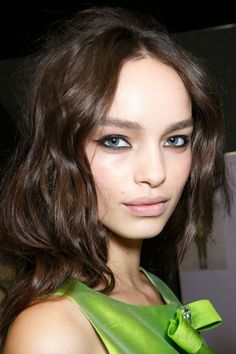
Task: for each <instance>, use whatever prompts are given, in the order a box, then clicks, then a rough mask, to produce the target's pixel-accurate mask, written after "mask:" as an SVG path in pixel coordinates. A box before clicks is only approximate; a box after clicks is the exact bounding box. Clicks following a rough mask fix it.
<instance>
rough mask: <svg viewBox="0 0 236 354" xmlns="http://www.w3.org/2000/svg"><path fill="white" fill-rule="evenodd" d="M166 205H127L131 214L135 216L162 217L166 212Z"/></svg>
mask: <svg viewBox="0 0 236 354" xmlns="http://www.w3.org/2000/svg"><path fill="white" fill-rule="evenodd" d="M165 205H166V203H164V202H163V203H157V204H144V205H125V206H126V207H127V208H128V209H129V211H130V212H131V214H133V215H135V216H143V217H144V216H160V215H162V214H163V213H164V211H165V207H166V206H165Z"/></svg>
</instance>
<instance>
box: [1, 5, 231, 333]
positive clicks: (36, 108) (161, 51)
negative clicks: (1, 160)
mask: <svg viewBox="0 0 236 354" xmlns="http://www.w3.org/2000/svg"><path fill="white" fill-rule="evenodd" d="M45 43H46V44H45V45H44V47H43V48H41V50H40V54H37V56H36V57H35V58H34V59H33V60H32V62H31V64H30V65H33V67H34V70H33V73H32V74H31V76H30V84H29V86H28V87H29V88H28V93H27V98H26V100H25V101H26V108H25V110H24V114H23V119H22V121H21V124H20V133H21V138H20V140H19V144H18V147H17V149H16V152H15V153H14V156H13V157H12V158H11V161H10V163H9V164H8V167H7V169H6V171H5V176H4V179H3V180H2V183H1V202H0V244H1V246H0V248H1V252H4V253H5V254H7V255H8V256H9V257H11V258H12V259H13V261H14V264H15V268H16V272H17V276H16V281H15V283H14V284H13V286H12V287H11V288H10V289H9V292H8V295H7V296H6V298H5V301H4V303H3V305H2V308H1V312H0V328H1V334H2V337H4V333H5V331H6V329H7V327H8V325H9V324H10V323H11V321H12V320H13V319H14V318H15V317H16V316H17V315H18V314H19V313H20V312H21V311H22V310H23V309H24V308H26V307H27V306H29V305H30V304H31V303H32V302H33V301H35V300H37V299H39V298H42V297H43V296H45V295H46V294H48V293H49V292H52V291H54V290H55V289H57V288H58V287H59V286H60V285H61V284H62V283H63V282H64V281H65V279H67V278H72V279H74V280H76V279H80V280H82V281H83V282H85V283H86V284H87V285H88V286H90V287H95V286H96V285H97V284H98V283H100V282H101V281H102V282H103V283H104V284H105V286H104V289H103V291H104V292H107V293H109V292H110V291H111V290H112V289H113V287H114V283H115V280H114V276H113V274H112V271H111V270H110V269H109V268H108V266H107V264H106V263H107V238H106V235H107V231H106V229H105V228H104V227H103V225H102V224H101V223H100V222H99V220H98V215H97V200H96V191H95V186H94V182H93V177H92V174H91V170H90V166H89V163H88V161H87V158H86V156H85V152H84V145H85V141H86V138H87V137H88V135H89V133H90V132H91V130H92V129H93V128H94V127H95V126H96V124H97V123H98V122H99V121H100V120H102V119H105V116H106V112H107V111H108V109H109V107H110V105H111V103H112V100H113V98H114V94H115V90H116V87H117V81H118V77H119V73H120V70H121V68H122V66H123V65H124V63H125V62H127V61H128V60H132V59H135V58H143V57H145V56H151V57H153V58H156V59H157V60H159V61H161V62H163V63H164V64H166V65H169V66H171V67H172V68H173V69H174V70H176V72H177V73H178V74H179V76H180V77H181V79H182V80H183V82H184V84H185V87H186V89H187V91H188V92H189V95H190V97H191V101H192V107H193V121H194V132H193V142H192V154H193V163H192V170H191V175H190V178H189V180H188V182H187V184H186V186H185V189H184V191H183V194H182V197H181V199H180V201H179V204H178V206H177V208H176V210H175V211H174V213H173V215H172V216H171V218H170V220H169V221H168V223H167V225H166V226H165V228H164V230H163V231H162V233H161V235H159V236H158V237H157V238H155V239H153V240H151V242H152V243H153V242H154V243H155V245H156V246H155V247H152V250H153V257H156V258H157V257H158V263H159V264H160V263H162V262H164V263H165V262H166V261H167V260H168V259H166V253H165V251H167V250H171V249H172V250H173V249H178V252H179V256H180V258H181V257H182V256H183V254H184V251H185V249H186V247H187V245H188V243H189V241H190V240H192V239H193V238H194V236H195V235H196V230H197V225H198V223H199V220H201V223H202V226H203V229H204V232H205V235H206V236H209V235H210V233H211V226H212V215H213V199H214V198H213V197H214V193H215V191H216V190H217V189H221V190H222V191H223V194H224V196H225V198H226V200H227V199H228V190H227V183H226V174H225V167H224V159H223V134H222V131H223V130H222V129H223V125H222V124H223V123H222V112H221V108H220V104H219V102H218V99H217V95H216V90H215V85H214V84H213V82H212V80H210V79H209V76H208V74H206V72H205V70H204V69H203V68H202V65H199V63H198V61H197V60H196V59H195V58H193V57H192V56H191V55H190V54H189V53H188V52H186V51H185V50H184V49H183V48H182V47H181V46H180V45H179V44H178V43H177V42H176V40H173V38H171V35H170V34H168V33H167V31H166V30H165V29H163V28H162V27H161V26H160V24H159V23H158V22H157V21H156V20H155V19H154V18H152V17H150V16H148V17H147V16H143V15H142V16H141V15H137V14H134V13H130V12H129V11H127V10H124V9H121V8H92V9H88V10H84V11H81V12H79V13H78V14H77V15H76V16H75V17H74V18H73V19H71V20H70V21H67V22H65V23H64V24H63V26H61V27H60V29H59V30H57V31H56V33H55V34H50V36H49V37H48V39H47V41H46V42H45ZM32 63H33V64H32Z"/></svg>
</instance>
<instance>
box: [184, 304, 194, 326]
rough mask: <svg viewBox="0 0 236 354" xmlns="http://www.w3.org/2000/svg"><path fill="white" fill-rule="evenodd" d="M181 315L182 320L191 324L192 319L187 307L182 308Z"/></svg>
mask: <svg viewBox="0 0 236 354" xmlns="http://www.w3.org/2000/svg"><path fill="white" fill-rule="evenodd" d="M182 314H183V317H184V319H185V320H186V321H188V322H189V323H190V324H191V323H192V317H191V311H190V309H189V307H187V306H185V307H183V308H182Z"/></svg>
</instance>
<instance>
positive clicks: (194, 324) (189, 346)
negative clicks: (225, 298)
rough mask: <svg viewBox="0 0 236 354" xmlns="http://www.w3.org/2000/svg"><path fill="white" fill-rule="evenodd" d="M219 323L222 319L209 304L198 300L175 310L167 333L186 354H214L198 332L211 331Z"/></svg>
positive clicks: (207, 301) (206, 301)
mask: <svg viewBox="0 0 236 354" xmlns="http://www.w3.org/2000/svg"><path fill="white" fill-rule="evenodd" d="M221 323H222V319H221V317H220V316H219V314H218V313H217V312H216V310H215V308H214V306H213V305H212V304H211V302H210V301H209V300H198V301H194V302H192V303H190V304H188V305H186V306H183V307H181V308H178V309H177V311H176V318H175V319H174V320H171V321H170V325H169V328H168V332H167V333H168V336H169V337H170V338H171V339H172V340H173V341H174V342H175V343H176V344H177V345H178V346H179V347H180V348H182V349H184V350H185V351H186V352H187V353H191V354H215V352H214V351H213V350H212V349H210V348H209V347H208V346H207V345H206V344H205V343H204V341H203V339H202V338H201V336H200V334H199V333H198V331H206V330H209V329H212V328H214V327H216V326H218V325H219V324H221Z"/></svg>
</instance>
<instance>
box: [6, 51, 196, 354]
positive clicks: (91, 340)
mask: <svg viewBox="0 0 236 354" xmlns="http://www.w3.org/2000/svg"><path fill="white" fill-rule="evenodd" d="M191 113H192V108H191V101H190V98H189V95H188V93H187V91H186V89H185V87H184V84H183V82H182V81H181V79H180V77H179V76H178V75H177V73H176V72H175V71H174V70H173V69H172V68H170V67H168V66H166V65H164V64H162V63H160V62H159V61H157V60H155V59H151V58H150V57H146V58H143V59H139V60H132V61H129V62H127V63H126V64H125V65H124V66H123V68H122V70H121V73H120V78H119V82H118V87H117V91H116V95H115V98H114V101H113V103H112V105H111V108H110V110H109V112H108V114H107V121H106V123H105V124H103V125H100V126H98V127H96V129H95V130H94V131H93V132H92V134H91V136H89V138H88V141H87V144H86V153H87V156H88V159H89V161H90V164H91V169H92V173H93V176H94V180H95V185H96V189H97V195H98V209H99V217H100V219H101V221H102V222H103V224H104V225H105V226H106V227H107V228H108V229H109V231H110V235H109V260H108V264H109V266H110V267H111V269H112V271H113V272H114V275H115V278H116V286H115V289H114V291H113V292H112V293H111V295H110V296H112V297H114V298H116V299H118V300H120V301H124V302H128V303H131V304H135V305H153V304H156V305H161V304H162V303H163V302H162V299H161V297H160V295H159V294H158V292H157V291H156V289H154V288H153V286H152V285H151V284H150V283H149V282H148V281H147V279H146V278H145V277H144V276H143V275H142V274H141V273H140V271H139V261H140V251H141V246H142V240H143V239H146V238H150V237H154V236H155V235H158V234H159V233H160V232H161V230H162V229H163V227H164V226H165V224H166V222H167V220H168V219H169V217H170V215H171V214H172V212H173V210H174V209H175V207H176V205H177V203H178V200H179V198H180V196H181V193H182V191H183V188H184V185H185V183H186V181H187V179H188V176H189V172H190V169H191V157H192V156H191V145H190V143H189V142H190V139H191V133H192V120H191ZM180 123H181V124H180ZM108 135H109V137H107V136H108ZM111 135H112V137H111ZM114 147H116V148H114ZM117 147H118V149H117ZM157 196H158V197H159V196H161V197H164V198H165V201H164V202H163V203H162V205H161V206H160V210H161V212H158V215H152V216H140V215H138V216H137V215H133V212H132V210H130V208H129V207H128V206H127V203H128V204H129V203H130V201H132V200H133V199H136V198H139V197H157ZM142 208H143V207H141V209H142ZM148 208H149V209H150V208H152V207H147V208H146V207H144V209H145V210H146V209H148ZM157 208H159V207H157ZM149 209H148V210H149ZM158 210H159V209H158ZM160 210H159V211H160ZM49 334H50V336H49ZM38 353H40V354H44V353H45V354H46V353H47V354H49V353H57V354H60V353H63V354H64V353H68V354H87V353H88V354H91V353H97V354H100V353H101V354H102V353H106V350H105V348H104V346H103V344H102V343H101V341H100V339H99V338H98V337H97V335H96V333H95V331H94V330H93V328H92V326H91V325H90V323H89V321H88V320H87V319H86V317H85V316H84V315H83V313H82V312H81V310H80V309H79V308H78V306H76V305H75V304H73V302H71V301H70V300H69V299H67V298H64V299H61V300H58V301H50V302H49V301H48V302H44V303H40V304H37V305H34V306H32V307H30V308H28V309H26V310H25V311H23V312H22V313H21V314H20V315H19V316H18V317H17V319H16V320H15V321H14V323H13V325H12V327H11V330H10V332H9V335H8V337H7V341H6V345H5V349H4V354H38Z"/></svg>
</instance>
